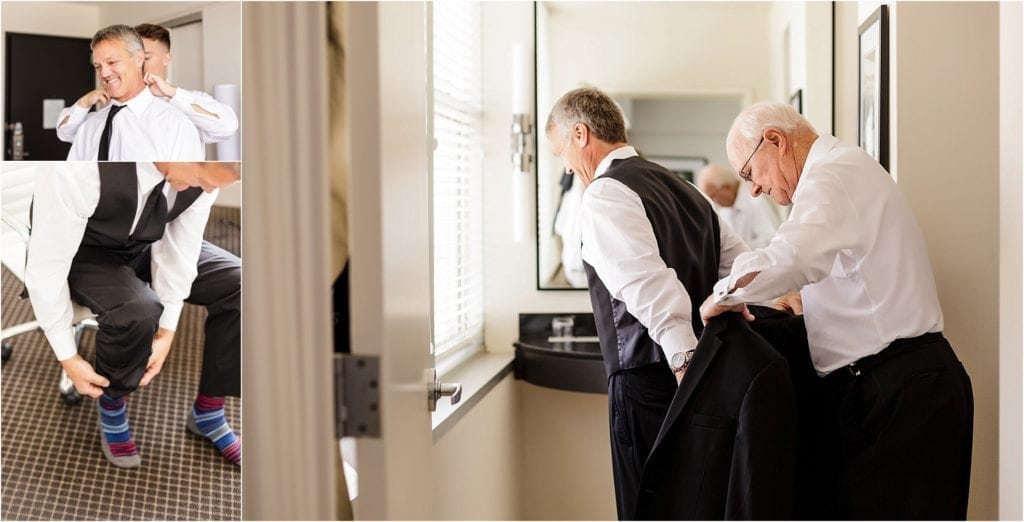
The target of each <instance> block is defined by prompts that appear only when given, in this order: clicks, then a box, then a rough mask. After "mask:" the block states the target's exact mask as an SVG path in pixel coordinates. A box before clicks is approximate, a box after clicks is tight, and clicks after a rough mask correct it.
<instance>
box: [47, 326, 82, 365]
mask: <svg viewBox="0 0 1024 522" xmlns="http://www.w3.org/2000/svg"><path fill="white" fill-rule="evenodd" d="M46 340H47V341H50V347H51V348H53V353H54V355H56V356H57V360H58V361H66V360H68V359H70V358H72V357H74V356H75V355H78V346H77V345H75V332H74V330H73V329H71V328H59V329H57V331H55V332H46Z"/></svg>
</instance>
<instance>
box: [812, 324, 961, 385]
mask: <svg viewBox="0 0 1024 522" xmlns="http://www.w3.org/2000/svg"><path fill="white" fill-rule="evenodd" d="M944 339H945V337H943V335H942V332H932V333H926V334H924V335H919V336H917V337H911V338H908V339H896V340H895V341H893V342H892V343H890V344H889V346H886V347H885V348H883V349H882V351H880V352H878V353H876V354H873V355H869V356H867V357H863V358H860V359H858V360H857V361H855V362H852V363H850V364H848V365H846V366H842V367H839V368H837V369H835V370H832V372H830V373H829V374H828V375H826V376H824V377H822V378H821V380H822V382H823V383H824V384H825V385H827V386H830V387H832V386H841V385H842V384H844V383H846V382H847V381H850V380H852V379H855V378H857V377H859V376H860V375H861V374H862V373H865V372H870V371H871V370H873V369H875V368H877V367H878V366H880V365H881V364H882V363H884V362H885V361H888V360H889V359H892V358H893V357H897V356H899V355H905V354H908V353H911V352H915V351H917V350H919V349H921V348H926V347H928V346H931V345H934V344H936V343H940V342H942V341H943V340H944Z"/></svg>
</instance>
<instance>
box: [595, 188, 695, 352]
mask: <svg viewBox="0 0 1024 522" xmlns="http://www.w3.org/2000/svg"><path fill="white" fill-rule="evenodd" d="M581 225H582V226H581V235H582V238H583V259H584V260H586V261H587V263H589V264H590V265H591V266H592V267H594V270H595V271H596V272H597V275H598V277H600V278H601V282H602V283H604V285H605V287H607V288H608V291H609V292H610V293H611V296H612V297H614V298H615V299H618V300H620V301H622V302H623V303H625V305H626V310H627V311H629V313H631V314H632V315H633V316H634V317H636V318H637V320H638V321H640V323H641V324H643V325H644V326H645V327H647V330H648V332H649V334H650V336H651V339H653V340H654V342H656V343H658V344H659V345H661V349H662V351H663V352H664V354H665V357H666V360H671V357H672V355H674V354H676V353H678V352H684V351H687V350H692V349H693V348H694V347H696V346H697V337H696V335H694V333H693V323H692V322H691V320H692V316H693V307H692V303H691V301H690V294H689V293H687V291H686V288H685V287H684V286H683V284H682V282H680V281H679V279H678V277H676V273H675V271H674V270H672V269H671V268H669V267H668V266H666V265H665V261H664V259H662V257H661V253H660V251H659V249H658V241H657V238H655V236H654V228H653V227H652V226H651V223H650V221H649V220H648V219H647V214H646V212H644V207H643V202H642V201H641V200H640V197H639V196H637V194H636V193H635V192H633V191H632V190H630V189H629V188H628V187H626V186H625V185H623V184H622V183H620V182H618V181H616V180H613V179H603V180H601V179H599V180H597V181H595V182H594V183H591V185H590V186H589V187H588V188H587V189H586V191H585V192H584V193H583V203H582V209H581Z"/></svg>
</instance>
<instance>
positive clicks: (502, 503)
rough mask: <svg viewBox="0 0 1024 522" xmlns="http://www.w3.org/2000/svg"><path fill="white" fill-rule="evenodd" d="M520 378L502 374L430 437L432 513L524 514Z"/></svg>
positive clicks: (472, 516) (469, 516)
mask: <svg viewBox="0 0 1024 522" xmlns="http://www.w3.org/2000/svg"><path fill="white" fill-rule="evenodd" d="M518 384H519V383H518V382H517V381H515V380H513V378H512V375H508V376H506V377H505V378H504V379H503V380H502V381H501V382H500V383H498V384H497V385H496V386H495V387H494V388H493V389H491V391H490V392H489V393H488V394H487V396H486V397H484V398H483V400H482V401H481V402H480V403H478V404H477V405H476V406H475V407H474V408H473V409H472V410H470V411H469V413H467V414H466V416H465V417H463V418H462V419H460V420H459V422H458V424H456V425H455V427H454V428H452V430H451V431H449V432H448V433H446V434H445V435H444V436H443V437H442V438H441V440H439V441H437V442H435V443H434V449H433V462H434V465H433V473H434V477H435V480H434V483H433V489H434V516H433V518H434V519H437V520H520V519H522V518H524V516H523V511H522V510H523V506H522V503H521V501H520V499H522V492H521V489H522V487H523V484H522V481H521V463H522V459H523V452H524V444H523V441H522V430H520V422H519V412H520V393H519V385H518Z"/></svg>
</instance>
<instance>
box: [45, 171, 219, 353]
mask: <svg viewBox="0 0 1024 522" xmlns="http://www.w3.org/2000/svg"><path fill="white" fill-rule="evenodd" d="M137 178H138V204H137V205H136V208H135V209H131V210H132V211H133V212H134V214H135V219H134V221H133V222H132V227H131V231H130V232H129V233H131V232H134V231H135V226H136V225H137V224H138V222H139V217H140V214H141V212H142V207H143V205H144V204H145V202H146V199H147V198H149V195H150V194H151V193H152V192H153V189H154V188H155V187H156V185H157V184H158V183H159V182H160V181H162V180H163V179H164V176H163V174H161V173H160V171H158V170H157V169H156V167H154V166H153V164H152V163H139V164H138V176H137ZM164 194H165V195H167V196H168V205H167V208H168V210H170V209H171V208H172V206H173V197H174V195H175V194H176V193H175V192H174V191H173V189H171V188H170V185H169V184H165V185H164ZM216 196H217V191H216V190H215V191H213V192H209V193H204V194H202V195H201V196H199V198H198V199H197V200H196V201H195V202H194V203H192V205H191V206H189V207H188V208H187V209H186V210H185V211H184V212H182V213H181V215H180V216H178V218H177V219H175V220H174V221H172V222H170V223H169V224H168V225H167V228H166V229H165V230H164V236H163V238H161V239H160V240H158V241H156V242H154V243H153V245H152V247H151V257H152V261H151V265H150V267H151V275H152V276H153V282H152V287H153V291H154V292H155V293H156V295H157V297H158V298H159V299H160V302H161V303H162V304H163V306H164V310H163V314H162V315H161V316H160V327H161V328H166V329H168V330H175V329H176V328H177V324H178V318H179V317H180V315H181V309H182V307H183V302H184V300H185V299H186V298H187V297H188V296H189V294H190V293H191V291H192V281H193V280H194V279H195V277H196V274H197V266H196V264H197V262H198V261H199V251H200V249H201V247H202V240H203V231H204V229H205V228H206V221H207V219H208V218H209V215H210V207H211V206H212V205H213V201H214V199H215V198H216ZM99 200H100V175H99V169H98V168H97V166H96V163H52V164H51V165H50V166H49V167H47V168H46V169H43V170H42V172H40V173H39V175H38V176H37V177H36V180H35V191H34V194H33V203H32V204H33V211H32V212H33V216H32V235H31V237H30V238H29V246H28V260H27V263H26V267H25V287H26V288H28V291H29V294H30V296H31V302H32V310H33V311H34V312H35V316H36V319H37V320H38V321H39V325H40V327H41V328H42V329H43V333H44V334H45V335H46V339H47V340H48V341H49V342H50V346H51V347H53V352H54V353H55V354H56V355H57V359H58V360H61V361H63V360H65V359H69V358H71V357H73V356H74V355H75V354H76V353H78V348H77V346H76V345H75V336H74V331H73V329H72V327H71V326H72V325H71V322H72V319H73V316H74V312H73V308H72V304H71V293H70V290H69V288H68V273H69V272H70V270H71V261H72V260H73V259H74V257H75V254H76V253H78V248H79V246H80V245H81V243H82V237H83V236H84V235H85V229H86V225H87V224H88V221H89V217H90V216H92V214H93V213H94V212H95V211H96V207H97V205H99ZM125 210H128V209H125Z"/></svg>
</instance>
